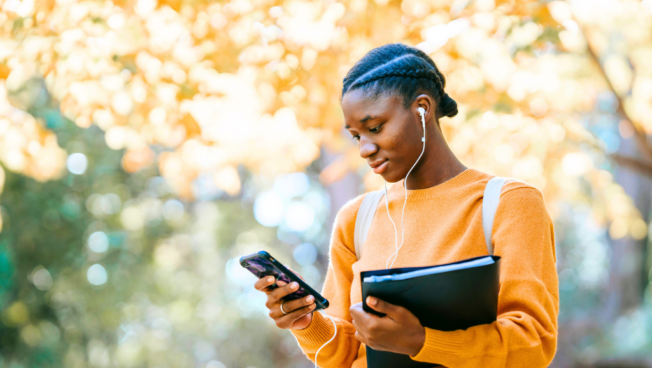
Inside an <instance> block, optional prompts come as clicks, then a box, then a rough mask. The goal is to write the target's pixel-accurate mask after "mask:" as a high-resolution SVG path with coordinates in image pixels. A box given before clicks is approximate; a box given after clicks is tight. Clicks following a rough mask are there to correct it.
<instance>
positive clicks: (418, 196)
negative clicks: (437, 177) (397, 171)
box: [387, 168, 484, 201]
mask: <svg viewBox="0 0 652 368" xmlns="http://www.w3.org/2000/svg"><path fill="white" fill-rule="evenodd" d="M483 176H484V175H483V173H482V172H480V171H478V170H475V169H471V168H467V169H466V170H464V171H462V172H461V173H459V174H457V175H456V176H454V177H452V178H450V179H448V180H446V181H445V182H443V183H440V184H437V185H435V186H432V187H430V188H424V189H408V191H407V192H408V200H410V201H420V200H427V199H432V198H435V197H438V196H441V195H442V194H443V193H445V192H447V191H448V190H450V189H453V188H457V187H459V186H463V185H466V184H470V183H473V182H476V181H478V180H481V179H483ZM403 181H404V180H401V181H398V182H396V183H393V184H392V185H391V186H390V187H389V188H387V195H388V199H389V200H390V201H393V200H397V199H400V200H404V199H405V189H404V188H403Z"/></svg>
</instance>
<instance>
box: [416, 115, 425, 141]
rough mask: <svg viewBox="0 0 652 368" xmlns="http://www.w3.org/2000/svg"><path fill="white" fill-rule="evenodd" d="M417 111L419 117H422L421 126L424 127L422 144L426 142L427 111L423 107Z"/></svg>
mask: <svg viewBox="0 0 652 368" xmlns="http://www.w3.org/2000/svg"><path fill="white" fill-rule="evenodd" d="M417 111H418V112H419V115H421V126H422V127H423V137H422V138H421V142H425V141H426V109H424V108H423V107H419V108H417Z"/></svg>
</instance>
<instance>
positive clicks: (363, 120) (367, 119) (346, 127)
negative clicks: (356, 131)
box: [344, 115, 377, 129]
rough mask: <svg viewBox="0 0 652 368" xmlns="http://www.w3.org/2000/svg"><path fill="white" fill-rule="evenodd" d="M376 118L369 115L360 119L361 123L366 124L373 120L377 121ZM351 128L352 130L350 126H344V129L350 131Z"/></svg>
mask: <svg viewBox="0 0 652 368" xmlns="http://www.w3.org/2000/svg"><path fill="white" fill-rule="evenodd" d="M376 118H377V116H371V115H367V116H365V117H364V118H362V119H360V122H361V123H366V122H367V121H369V120H373V119H376ZM350 128H351V127H350V126H348V125H345V126H344V129H350Z"/></svg>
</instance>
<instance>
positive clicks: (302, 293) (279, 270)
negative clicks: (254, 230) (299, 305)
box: [240, 250, 329, 312]
mask: <svg viewBox="0 0 652 368" xmlns="http://www.w3.org/2000/svg"><path fill="white" fill-rule="evenodd" d="M240 265H241V266H242V267H244V268H246V269H247V270H249V272H251V273H253V274H254V275H256V277H258V278H259V279H260V278H263V277H265V276H274V277H275V278H276V280H277V281H278V280H281V281H283V282H285V283H287V284H289V283H290V282H292V281H296V282H297V283H298V284H299V289H298V290H297V291H295V292H294V293H292V294H289V295H286V296H285V297H283V298H282V300H283V301H284V302H287V301H290V300H295V299H301V298H303V297H306V296H308V295H312V296H314V297H315V304H316V307H315V309H313V312H314V311H317V310H320V309H326V308H328V305H329V303H328V299H326V298H324V297H323V296H322V295H321V294H319V293H318V292H317V291H315V289H313V288H311V287H310V285H308V284H306V282H305V281H303V280H301V278H300V277H298V276H297V275H295V274H294V272H292V271H290V270H288V269H287V268H286V267H285V266H283V264H282V263H281V262H279V261H277V260H276V259H274V257H272V256H271V255H270V254H269V253H267V252H265V251H264V250H261V251H259V252H257V253H253V254H250V255H247V256H243V257H241V258H240ZM270 287H271V288H272V289H276V288H277V287H278V285H276V282H275V283H274V284H272V285H271V286H270Z"/></svg>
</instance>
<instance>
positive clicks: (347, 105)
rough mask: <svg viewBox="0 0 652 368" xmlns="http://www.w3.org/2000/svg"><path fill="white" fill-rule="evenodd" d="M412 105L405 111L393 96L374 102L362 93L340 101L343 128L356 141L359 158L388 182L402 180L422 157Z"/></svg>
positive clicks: (415, 111)
mask: <svg viewBox="0 0 652 368" xmlns="http://www.w3.org/2000/svg"><path fill="white" fill-rule="evenodd" d="M413 105H414V106H411V107H410V109H407V110H406V109H404V108H403V102H402V101H401V99H400V98H399V97H396V96H394V95H393V94H390V95H380V96H379V97H378V98H377V99H375V100H373V99H370V98H369V96H368V94H367V93H365V92H363V91H362V90H354V91H351V92H347V93H346V94H345V95H344V97H343V98H342V110H343V112H344V122H345V124H346V129H347V130H348V131H349V133H351V135H352V136H353V137H354V139H356V140H357V141H358V149H359V150H360V156H361V157H362V158H364V159H365V160H367V163H368V164H369V166H370V167H371V168H372V169H373V171H374V172H375V173H376V174H379V175H381V176H382V177H383V178H384V179H385V180H386V181H388V182H390V183H395V182H397V181H399V180H402V179H404V178H405V176H406V175H407V173H408V171H409V170H410V168H411V167H412V165H414V162H415V161H416V160H417V158H418V157H419V154H421V149H422V147H423V146H422V143H421V137H422V136H423V130H422V128H421V121H420V120H419V113H418V112H417V107H418V106H417V104H416V101H415V103H414V104H413ZM412 110H414V111H412ZM420 161H423V160H420ZM420 163H421V162H420ZM418 166H419V165H417V167H415V169H414V171H417V169H418Z"/></svg>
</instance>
